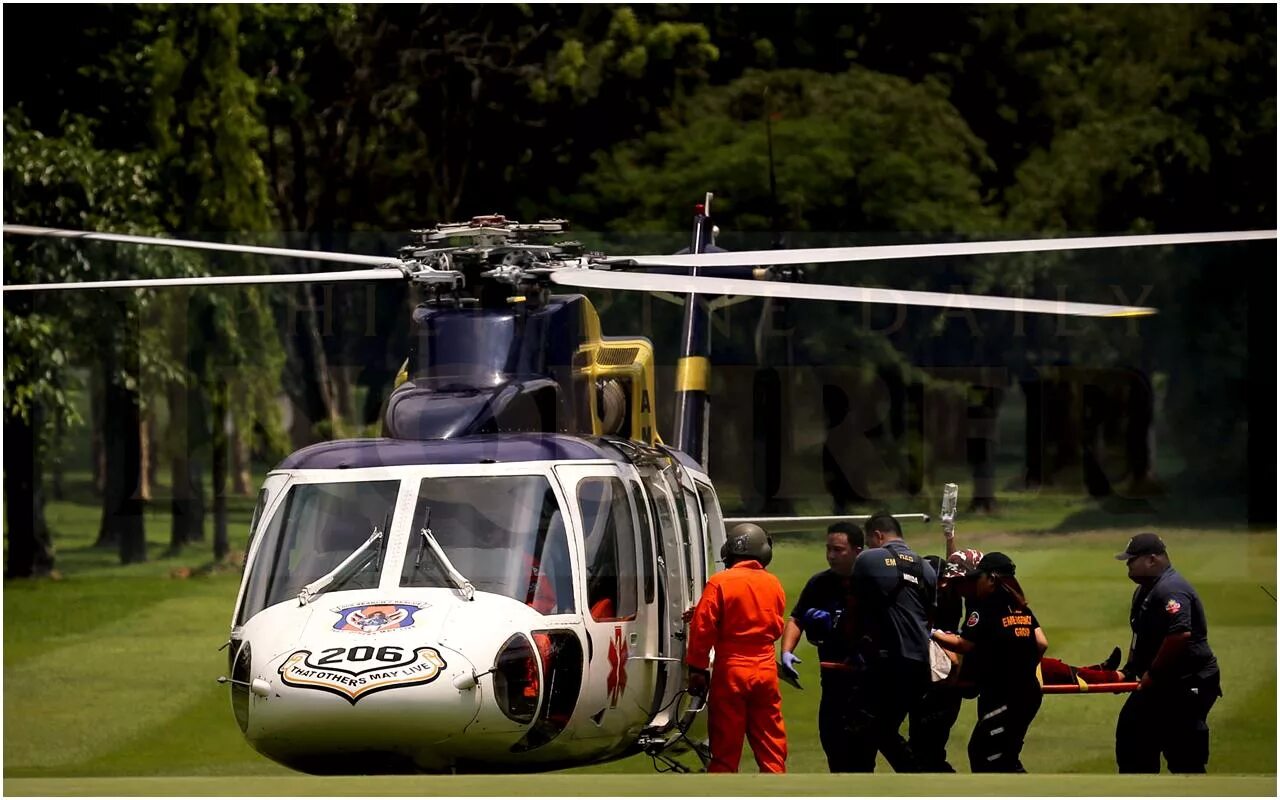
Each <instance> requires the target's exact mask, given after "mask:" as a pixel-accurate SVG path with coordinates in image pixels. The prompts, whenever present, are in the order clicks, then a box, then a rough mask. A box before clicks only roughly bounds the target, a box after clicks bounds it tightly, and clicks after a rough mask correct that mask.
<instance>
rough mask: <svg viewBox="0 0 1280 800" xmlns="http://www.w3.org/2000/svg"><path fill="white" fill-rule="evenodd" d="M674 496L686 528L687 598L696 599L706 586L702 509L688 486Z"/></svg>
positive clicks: (682, 487) (704, 534) (704, 533)
mask: <svg viewBox="0 0 1280 800" xmlns="http://www.w3.org/2000/svg"><path fill="white" fill-rule="evenodd" d="M676 496H677V497H678V498H680V499H679V501H677V505H679V506H680V507H681V511H682V512H683V513H684V516H685V519H686V520H687V523H686V524H687V526H688V527H687V530H688V536H687V537H686V538H685V540H684V564H685V570H686V571H687V573H688V575H689V596H690V597H697V596H698V595H699V594H701V592H702V587H703V586H705V585H706V584H707V564H706V561H704V557H705V556H704V553H703V546H702V541H703V540H704V539H706V530H705V529H704V527H703V524H702V509H701V508H700V507H699V506H698V495H697V494H696V493H695V492H694V491H693V490H692V489H690V488H689V487H688V486H683V485H682V486H681V487H680V492H679V494H677V495H676Z"/></svg>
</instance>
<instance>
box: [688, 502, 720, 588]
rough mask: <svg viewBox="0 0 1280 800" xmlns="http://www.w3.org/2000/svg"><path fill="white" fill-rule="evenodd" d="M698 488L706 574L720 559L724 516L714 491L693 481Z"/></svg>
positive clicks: (712, 569) (710, 571)
mask: <svg viewBox="0 0 1280 800" xmlns="http://www.w3.org/2000/svg"><path fill="white" fill-rule="evenodd" d="M693 485H694V486H697V487H698V497H699V498H700V499H701V500H702V519H703V521H704V523H705V524H704V525H703V527H704V529H705V533H706V535H705V536H704V537H703V540H704V541H705V542H706V559H707V574H708V575H710V574H711V573H712V572H713V571H714V568H713V565H714V564H715V563H716V561H717V560H718V559H719V558H720V545H721V544H723V543H724V537H725V533H724V516H723V515H722V514H721V513H720V503H719V502H717V500H716V493H715V490H714V489H712V488H711V487H710V486H708V485H706V484H705V483H702V482H700V481H694V484H693Z"/></svg>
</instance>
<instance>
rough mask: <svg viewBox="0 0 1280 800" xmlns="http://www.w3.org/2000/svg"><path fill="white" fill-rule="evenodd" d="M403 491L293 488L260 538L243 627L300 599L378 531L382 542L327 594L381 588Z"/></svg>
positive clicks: (354, 484)
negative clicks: (399, 495) (306, 589)
mask: <svg viewBox="0 0 1280 800" xmlns="http://www.w3.org/2000/svg"><path fill="white" fill-rule="evenodd" d="M399 489H400V482H399V481H396V480H390V481H344V482H341V483H299V484H295V485H294V486H293V487H292V488H290V489H289V494H288V495H287V496H286V497H285V499H284V502H283V503H282V504H281V505H280V508H279V510H278V511H277V512H276V514H275V516H274V517H272V520H271V523H270V524H269V525H268V526H267V529H266V530H265V531H264V532H263V534H262V535H263V537H264V538H263V541H262V544H261V545H259V547H258V554H257V557H256V558H255V559H254V563H253V568H252V575H251V576H250V578H249V588H248V591H247V593H246V595H245V602H244V606H243V607H242V613H241V619H240V621H241V622H243V621H244V620H247V619H248V618H249V617H251V616H253V615H254V614H256V613H258V612H259V611H261V610H262V609H264V608H267V607H269V606H273V605H275V604H276V603H279V602H282V601H284V600H288V599H289V598H292V597H296V596H297V595H298V592H300V591H302V589H303V587H305V586H306V585H308V584H309V583H312V582H313V581H315V580H316V579H318V578H321V577H324V576H325V575H328V574H329V573H330V572H332V571H333V570H334V569H335V568H336V567H337V566H338V565H339V564H341V563H342V562H343V561H345V560H346V558H347V557H348V556H350V555H351V554H352V553H354V552H356V550H358V549H360V547H361V546H363V545H364V544H365V542H366V541H368V540H369V537H370V535H371V534H372V533H373V529H374V528H378V529H379V530H381V531H382V532H383V538H382V539H381V541H379V542H378V543H376V544H375V545H373V546H371V547H370V549H369V551H368V553H367V554H366V557H365V558H364V559H363V560H362V561H359V562H356V563H353V564H352V570H350V571H348V575H347V577H346V578H345V580H341V581H339V582H336V583H334V584H331V585H330V586H329V587H328V591H337V590H340V589H372V588H375V587H377V585H378V578H379V576H380V574H381V572H382V559H383V556H384V554H385V553H386V544H387V538H386V536H387V532H388V531H389V530H390V529H391V524H392V522H393V521H394V520H393V518H392V517H393V515H394V513H395V507H396V494H397V492H398V491H399Z"/></svg>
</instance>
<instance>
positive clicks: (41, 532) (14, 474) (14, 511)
mask: <svg viewBox="0 0 1280 800" xmlns="http://www.w3.org/2000/svg"><path fill="white" fill-rule="evenodd" d="M4 416H5V420H4V464H5V469H4V493H5V535H6V537H7V538H8V542H9V559H8V562H7V563H6V565H5V572H4V576H5V577H6V578H32V577H38V576H42V575H48V574H49V573H51V572H52V571H53V545H52V542H51V538H50V536H49V527H48V525H47V523H46V522H45V516H44V493H43V491H42V488H41V483H42V478H43V475H42V474H41V472H42V470H41V466H42V465H41V460H42V456H43V453H42V452H41V450H42V448H41V447H40V425H41V423H42V421H43V418H44V414H43V410H42V409H41V408H40V407H39V406H33V407H32V408H31V410H30V417H29V418H28V419H27V420H23V419H22V418H21V417H20V416H18V415H16V414H10V413H9V412H8V411H7V410H6V412H5V415H4Z"/></svg>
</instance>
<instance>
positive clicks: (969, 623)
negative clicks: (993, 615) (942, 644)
mask: <svg viewBox="0 0 1280 800" xmlns="http://www.w3.org/2000/svg"><path fill="white" fill-rule="evenodd" d="M977 624H978V612H977V611H974V612H971V613H970V614H969V618H968V619H966V620H965V621H964V625H965V627H966V628H972V627H973V626H975V625H977Z"/></svg>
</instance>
